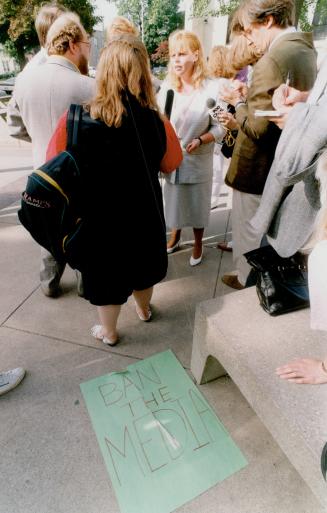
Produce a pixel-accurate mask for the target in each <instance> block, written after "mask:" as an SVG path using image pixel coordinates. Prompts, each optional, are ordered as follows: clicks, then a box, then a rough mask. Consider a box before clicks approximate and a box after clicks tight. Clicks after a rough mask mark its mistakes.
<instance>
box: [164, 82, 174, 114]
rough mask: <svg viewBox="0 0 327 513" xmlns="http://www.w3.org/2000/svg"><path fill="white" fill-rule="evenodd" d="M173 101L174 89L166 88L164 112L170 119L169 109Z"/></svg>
mask: <svg viewBox="0 0 327 513" xmlns="http://www.w3.org/2000/svg"><path fill="white" fill-rule="evenodd" d="M173 101H174V91H173V90H172V89H168V91H167V96H166V103H165V114H166V116H167V118H168V119H170V115H171V109H172V106H173Z"/></svg>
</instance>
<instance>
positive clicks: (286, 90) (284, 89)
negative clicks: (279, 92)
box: [283, 71, 290, 101]
mask: <svg viewBox="0 0 327 513" xmlns="http://www.w3.org/2000/svg"><path fill="white" fill-rule="evenodd" d="M289 85H290V72H289V71H288V73H287V77H286V82H285V86H284V88H283V93H284V101H286V98H287V93H288V86H289Z"/></svg>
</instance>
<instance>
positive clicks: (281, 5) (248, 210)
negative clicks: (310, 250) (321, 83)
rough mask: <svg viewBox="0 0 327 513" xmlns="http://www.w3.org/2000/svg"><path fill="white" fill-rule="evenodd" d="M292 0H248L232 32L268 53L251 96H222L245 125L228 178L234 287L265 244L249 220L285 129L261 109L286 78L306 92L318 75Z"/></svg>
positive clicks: (226, 279) (231, 93)
mask: <svg viewBox="0 0 327 513" xmlns="http://www.w3.org/2000/svg"><path fill="white" fill-rule="evenodd" d="M293 12H294V2H293V0H246V1H245V2H243V3H242V5H241V6H240V7H239V9H238V11H237V12H236V14H235V17H234V20H233V31H234V32H239V33H240V32H241V33H243V34H244V35H245V36H246V37H247V39H248V41H249V44H251V45H254V46H255V47H256V49H257V50H258V51H260V52H261V53H262V54H263V57H261V59H259V61H258V62H257V64H256V65H255V66H254V69H253V77H252V83H251V86H250V88H249V91H248V94H247V99H245V97H244V95H243V94H242V89H235V90H234V91H230V90H229V91H226V92H225V94H224V96H223V98H224V100H226V101H228V102H229V103H231V104H233V105H234V106H235V109H236V120H237V121H238V124H239V126H240V129H239V132H238V136H237V140H236V143H235V148H234V152H233V156H232V160H231V163H230V166H229V169H228V172H227V175H226V183H227V185H229V186H230V187H232V188H233V189H234V190H233V208H232V229H233V257H234V262H235V264H236V269H237V274H226V275H224V276H223V278H222V280H223V282H224V283H225V284H226V285H228V286H230V287H233V288H235V289H241V288H243V287H244V286H245V283H246V279H247V276H248V273H249V270H250V268H249V266H248V264H247V263H246V260H245V258H244V257H243V254H244V253H246V252H247V251H250V250H252V249H256V248H257V247H259V246H260V239H259V236H258V233H257V232H255V231H254V230H253V228H252V227H251V225H250V222H249V221H250V219H251V218H252V217H253V216H254V214H255V212H256V210H257V208H258V206H259V204H260V199H261V194H262V191H263V188H264V185H265V182H266V178H267V175H268V172H269V169H270V166H271V164H272V161H273V159H274V154H275V149H276V146H277V143H278V140H279V137H280V133H281V131H280V129H279V128H278V127H277V126H276V125H275V124H274V123H272V122H271V121H269V120H268V119H267V117H256V116H255V111H256V110H273V106H272V95H273V93H274V90H275V89H276V88H277V87H278V86H279V85H280V84H282V83H285V82H287V83H289V84H290V85H292V86H293V87H296V88H297V89H299V90H301V91H306V90H309V89H311V88H312V86H313V83H314V81H315V78H316V74H317V68H316V52H315V50H314V46H313V40H312V34H309V33H303V32H297V31H296V29H295V27H294V26H293V25H292V23H293Z"/></svg>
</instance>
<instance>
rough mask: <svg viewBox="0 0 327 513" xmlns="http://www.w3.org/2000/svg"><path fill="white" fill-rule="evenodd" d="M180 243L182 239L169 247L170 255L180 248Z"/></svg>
mask: <svg viewBox="0 0 327 513" xmlns="http://www.w3.org/2000/svg"><path fill="white" fill-rule="evenodd" d="M179 243H180V241H178V242H176V244H174V245H173V246H172V247H171V248H167V253H168V255H170V253H174V251H176V249H178V248H179Z"/></svg>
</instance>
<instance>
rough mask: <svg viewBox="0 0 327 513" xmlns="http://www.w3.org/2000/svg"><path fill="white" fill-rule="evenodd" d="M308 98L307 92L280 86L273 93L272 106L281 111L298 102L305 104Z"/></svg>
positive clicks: (283, 85)
mask: <svg viewBox="0 0 327 513" xmlns="http://www.w3.org/2000/svg"><path fill="white" fill-rule="evenodd" d="M308 96H309V92H308V91H299V90H298V89H295V87H290V86H288V85H286V84H281V85H280V86H279V87H277V89H275V91H274V94H273V97H272V104H273V107H274V109H276V110H282V111H283V109H284V108H285V107H286V106H290V105H295V104H296V103H299V102H306V101H307V98H308Z"/></svg>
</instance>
